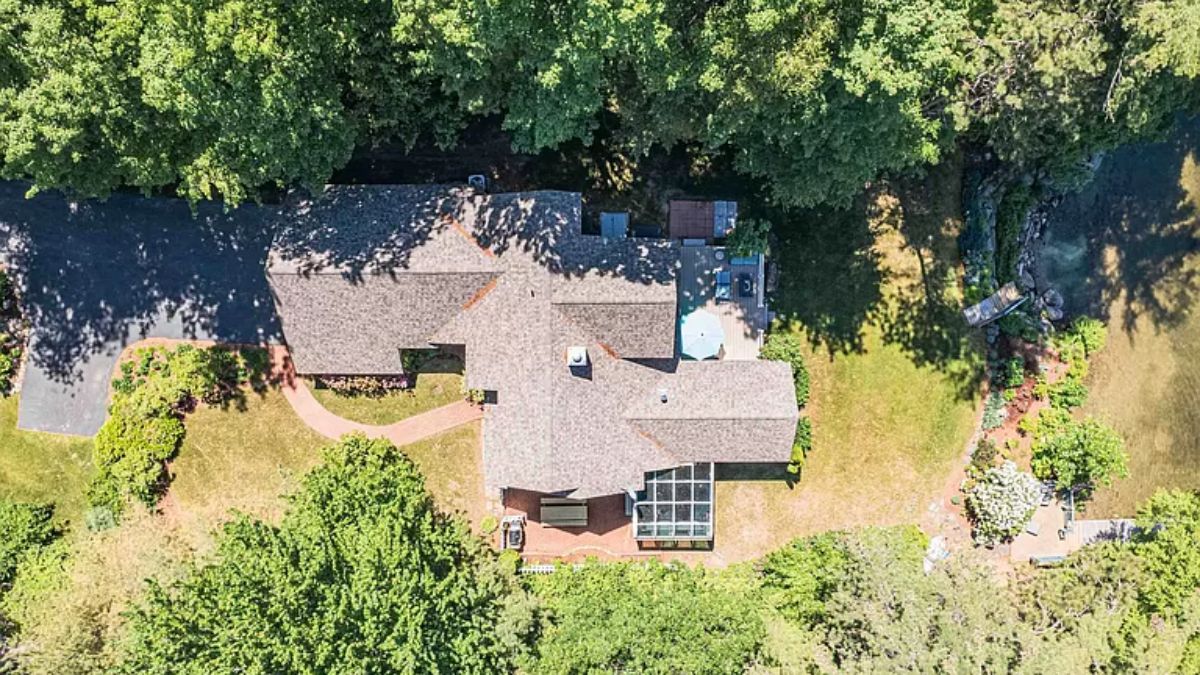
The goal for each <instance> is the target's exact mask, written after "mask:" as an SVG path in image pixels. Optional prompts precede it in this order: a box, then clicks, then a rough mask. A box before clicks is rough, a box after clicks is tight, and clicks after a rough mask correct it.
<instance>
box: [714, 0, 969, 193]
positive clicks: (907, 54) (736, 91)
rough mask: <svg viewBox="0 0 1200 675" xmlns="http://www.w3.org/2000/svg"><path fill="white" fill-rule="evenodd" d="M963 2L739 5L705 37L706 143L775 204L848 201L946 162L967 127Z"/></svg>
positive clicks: (721, 14) (720, 9) (725, 11)
mask: <svg viewBox="0 0 1200 675" xmlns="http://www.w3.org/2000/svg"><path fill="white" fill-rule="evenodd" d="M969 35H970V33H969V30H968V17H967V7H966V4H965V3H962V2H958V1H957V0H918V1H917V2H899V1H898V0H857V1H855V2H850V3H834V2H829V1H827V0H804V1H803V2H790V1H788V2H783V1H780V0H734V1H733V2H729V3H725V4H722V5H719V6H716V7H714V8H713V9H711V10H710V12H709V14H708V17H707V19H706V22H705V25H704V29H703V37H702V40H701V44H702V50H701V51H702V53H705V54H708V57H707V59H706V65H705V70H704V73H703V75H702V76H701V78H700V86H701V87H702V88H703V89H704V91H705V92H706V93H707V96H708V102H707V103H706V105H705V106H704V107H703V108H702V110H704V111H711V112H708V113H707V114H708V117H707V129H706V131H705V140H706V141H707V143H708V144H709V145H711V146H713V147H728V148H729V149H730V150H731V151H732V152H733V153H734V156H735V158H736V162H737V166H738V167H739V168H740V169H741V170H743V171H745V172H747V173H750V174H752V175H754V176H758V177H761V178H763V179H765V181H766V183H767V185H768V187H769V189H770V191H771V195H772V196H773V197H774V198H775V200H776V201H778V202H781V203H784V204H790V205H805V206H807V205H813V204H818V203H821V202H827V201H834V202H845V201H846V200H847V199H849V198H850V197H851V196H852V195H854V194H857V193H858V192H860V191H861V190H862V187H863V185H864V184H865V183H867V182H868V181H871V180H873V179H874V178H876V177H877V176H879V174H880V173H882V172H887V171H900V170H904V169H908V168H911V167H913V166H917V165H921V164H926V163H930V162H936V161H938V159H939V157H940V155H941V153H942V151H943V149H944V148H945V147H946V145H947V144H948V142H949V141H950V139H952V138H953V136H954V132H955V131H956V130H957V129H959V128H960V127H962V126H963V125H964V124H965V120H964V119H961V115H960V114H959V108H958V107H957V106H956V105H955V104H954V103H955V96H954V93H955V88H956V85H957V82H958V80H959V78H960V77H961V76H962V75H963V74H964V72H965V68H966V60H965V58H964V53H963V44H964V43H965V42H966V40H967V39H968V37H969Z"/></svg>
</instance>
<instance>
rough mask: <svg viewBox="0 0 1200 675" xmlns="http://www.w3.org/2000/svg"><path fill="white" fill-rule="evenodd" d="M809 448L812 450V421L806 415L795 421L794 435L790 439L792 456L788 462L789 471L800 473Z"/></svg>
mask: <svg viewBox="0 0 1200 675" xmlns="http://www.w3.org/2000/svg"><path fill="white" fill-rule="evenodd" d="M810 450H812V421H811V420H809V419H808V418H807V417H801V418H800V421H798V422H796V436H795V438H794V439H793V440H792V458H791V461H789V462H788V472H789V473H792V474H799V473H800V469H803V468H804V462H805V460H806V459H807V458H808V452H809V451H810Z"/></svg>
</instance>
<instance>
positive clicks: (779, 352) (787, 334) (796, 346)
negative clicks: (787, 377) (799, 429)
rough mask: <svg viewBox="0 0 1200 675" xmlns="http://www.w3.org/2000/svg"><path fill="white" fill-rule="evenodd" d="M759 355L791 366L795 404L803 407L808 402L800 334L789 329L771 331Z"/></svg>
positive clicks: (802, 345) (807, 382) (806, 376)
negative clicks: (794, 387)
mask: <svg viewBox="0 0 1200 675" xmlns="http://www.w3.org/2000/svg"><path fill="white" fill-rule="evenodd" d="M761 356H762V358H764V359H767V360H769V361H783V362H784V363H787V364H790V365H791V366H792V378H793V380H794V381H795V385H796V405H797V406H798V407H801V408H803V407H804V406H805V405H806V404H807V403H808V394H809V380H808V366H806V365H805V364H804V344H803V343H802V342H801V341H800V336H798V335H796V334H795V333H793V332H791V331H773V332H772V333H771V334H770V335H768V336H767V340H766V342H765V343H764V344H763V347H762V351H761Z"/></svg>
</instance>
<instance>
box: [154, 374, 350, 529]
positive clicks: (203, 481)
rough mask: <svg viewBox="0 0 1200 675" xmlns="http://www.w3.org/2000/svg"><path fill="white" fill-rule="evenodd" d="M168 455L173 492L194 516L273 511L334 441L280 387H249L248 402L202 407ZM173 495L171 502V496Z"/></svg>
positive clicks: (176, 501) (182, 509)
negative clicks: (302, 415)
mask: <svg viewBox="0 0 1200 675" xmlns="http://www.w3.org/2000/svg"><path fill="white" fill-rule="evenodd" d="M186 425H187V434H186V436H184V440H183V445H182V446H181V447H180V449H179V454H178V456H177V457H176V458H175V459H174V460H173V461H172V462H171V473H172V474H173V475H174V480H173V481H172V483H171V487H170V490H169V495H170V496H169V498H168V499H169V500H173V501H174V505H177V507H178V509H179V511H180V513H181V514H183V515H184V516H186V517H187V519H189V520H196V519H199V521H203V522H202V523H201V526H202V527H207V524H208V523H211V522H215V521H217V520H219V519H221V518H222V517H224V515H225V514H226V513H228V512H229V511H230V510H231V509H237V510H239V511H243V512H247V513H252V514H255V515H258V516H261V517H265V518H270V517H273V516H275V515H277V514H278V513H280V512H281V510H282V507H283V499H282V496H283V495H285V494H288V493H290V492H293V491H294V490H295V489H296V488H297V487H298V485H299V480H300V478H301V477H303V475H304V474H305V473H306V472H307V471H308V470H309V469H311V468H313V467H315V466H316V465H317V464H318V463H319V462H320V460H321V453H320V449H321V448H322V447H324V446H326V445H328V444H330V443H331V441H329V440H328V439H326V438H325V437H324V436H321V435H319V434H317V433H316V432H315V431H312V430H310V429H309V428H308V427H306V426H304V423H303V422H301V421H300V419H299V418H297V417H296V414H295V413H294V412H293V411H292V407H291V406H290V405H289V404H288V402H287V400H286V399H285V398H284V397H283V394H282V393H280V391H279V390H278V389H270V390H268V391H267V392H266V393H264V394H262V395H258V394H254V393H248V394H247V397H246V402H245V409H244V410H239V409H238V408H237V407H234V406H231V407H229V408H226V409H222V408H219V407H214V408H208V407H202V408H200V409H198V410H197V411H196V412H194V413H192V414H191V415H188V417H187V421H186ZM168 503H170V502H168Z"/></svg>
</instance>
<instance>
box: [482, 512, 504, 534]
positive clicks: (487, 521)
mask: <svg viewBox="0 0 1200 675" xmlns="http://www.w3.org/2000/svg"><path fill="white" fill-rule="evenodd" d="M499 527H500V521H499V520H496V516H493V515H492V514H490V513H489V514H488V515H486V516H484V517H483V520H480V521H479V530H480V531H481V532H483V533H484V534H492V533H493V532H495V531H496V530H497V529H498V528H499Z"/></svg>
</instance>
